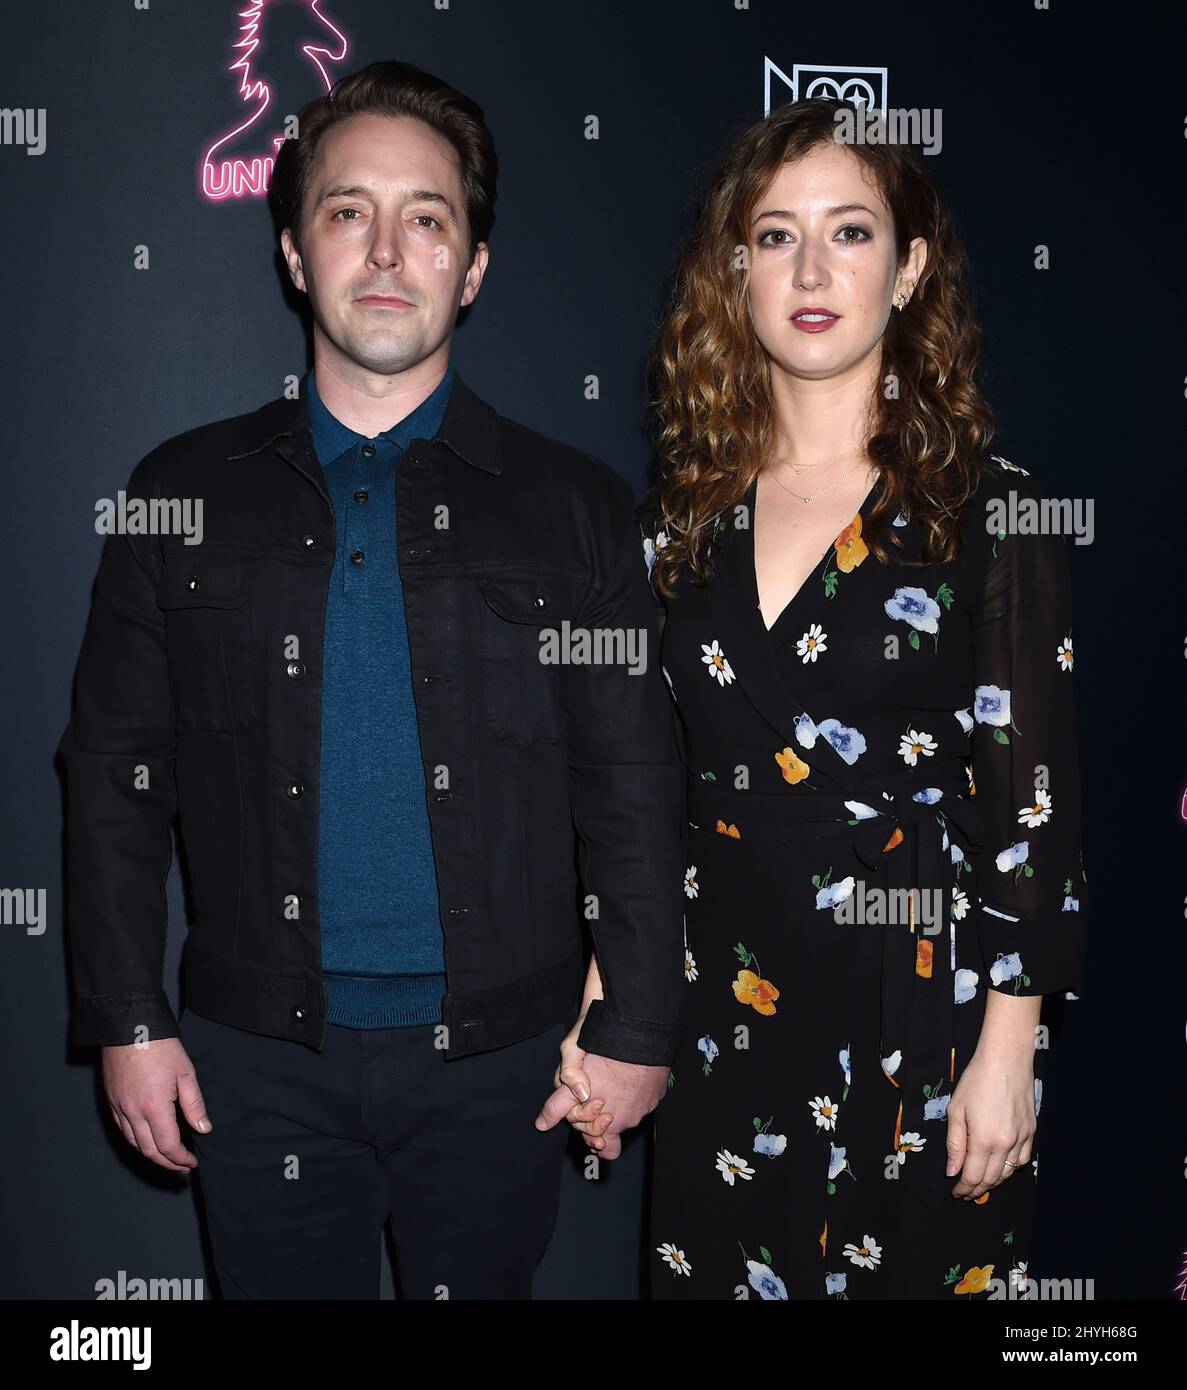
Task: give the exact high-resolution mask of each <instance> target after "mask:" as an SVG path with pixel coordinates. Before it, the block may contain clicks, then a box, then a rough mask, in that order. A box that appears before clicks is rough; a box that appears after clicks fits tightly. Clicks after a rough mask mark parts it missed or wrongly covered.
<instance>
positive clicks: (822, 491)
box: [771, 464, 869, 502]
mask: <svg viewBox="0 0 1187 1390" xmlns="http://www.w3.org/2000/svg"><path fill="white" fill-rule="evenodd" d="M791 466H793V467H794V465H791ZM866 471H867V472H869V465H868V464H867V465H866ZM852 476H853V475H852V473H843V474H842V475H841V476H840V477H839V478H838V479H836V481H835V482H831V483H829V485H828V487H822V488H819V489H817V491H816V492H810V493H809V494H808V495H807V496H806V497H805V496H803V495H802V494H801V493H798V492H792V490H791V488H789V487H788V486H787V484H786V483H785V482H784V481H783V479H782V478H781V477H780V476H779V475H778V473H775V472H774V471H771V477H772V478H774V480H775V481H776V482H777V483H778V484H779V486H780V487H781V488H782V489H783V491H784V492H786V493H787V495H788V496H789V497H794V498H795V499H796V501H797V502H811V501H813V500H814V499H815V498H817V497H823V496H824V495H825V493H827V492H831V491H832V490H833V488H835V487H840V485H841V484H842V483H843V482H844V481H845V480H846V479H847V478H850V477H852Z"/></svg>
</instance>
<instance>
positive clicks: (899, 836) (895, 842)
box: [882, 825, 903, 854]
mask: <svg viewBox="0 0 1187 1390" xmlns="http://www.w3.org/2000/svg"><path fill="white" fill-rule="evenodd" d="M902 842H903V832H902V830H901V829H900V828H899V827H898V826H897V825H896V826H895V827H894V834H893V835H892V836H891V837H890V839H889V840H887V841H886V843H885V844H884V845H883V846H882V853H883V854H889V853H890V851H891V850H892V849H897V848H898V847H899V845H901V844H902Z"/></svg>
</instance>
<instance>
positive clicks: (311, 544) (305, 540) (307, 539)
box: [301, 536, 317, 550]
mask: <svg viewBox="0 0 1187 1390" xmlns="http://www.w3.org/2000/svg"><path fill="white" fill-rule="evenodd" d="M301 544H302V545H303V546H304V547H305V549H306V550H314V549H316V548H317V537H316V536H302V537H301Z"/></svg>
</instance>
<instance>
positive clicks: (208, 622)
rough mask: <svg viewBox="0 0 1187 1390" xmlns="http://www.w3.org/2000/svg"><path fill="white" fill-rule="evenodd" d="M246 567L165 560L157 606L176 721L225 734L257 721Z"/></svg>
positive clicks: (231, 560) (200, 558) (204, 558)
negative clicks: (163, 629)
mask: <svg viewBox="0 0 1187 1390" xmlns="http://www.w3.org/2000/svg"><path fill="white" fill-rule="evenodd" d="M249 590H250V563H249V562H248V561H247V560H244V559H241V558H238V557H221V556H219V557H216V556H212V555H196V556H192V557H191V556H187V555H185V554H184V553H176V554H170V555H168V556H167V557H166V563H165V568H164V572H163V573H162V575H161V579H160V581H159V583H158V585H157V593H156V598H157V606H158V608H160V609H162V610H163V611H164V613H165V616H166V633H167V645H168V652H169V674H170V681H171V683H172V686H173V695H174V703H175V708H176V711H177V722H178V724H179V726H180V727H182V728H188V729H206V730H214V731H219V732H227V731H230V730H233V729H243V728H246V727H247V726H248V725H249V724H251V723H253V722H254V721H255V718H256V690H255V680H254V670H255V651H254V645H253V641H252V630H251V624H252V606H251V604H250V603H249V602H248V597H249Z"/></svg>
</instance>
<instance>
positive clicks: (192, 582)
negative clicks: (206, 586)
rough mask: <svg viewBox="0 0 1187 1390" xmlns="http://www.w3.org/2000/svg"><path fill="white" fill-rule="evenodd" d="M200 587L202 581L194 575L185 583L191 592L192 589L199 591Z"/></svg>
mask: <svg viewBox="0 0 1187 1390" xmlns="http://www.w3.org/2000/svg"><path fill="white" fill-rule="evenodd" d="M201 587H202V581H201V580H200V579H199V578H198V576H197V575H196V574H195V575H191V576H190V578H189V579H188V580H187V581H186V588H187V589H189V590H190V591H191V592H192V591H193V590H194V589H200V588H201Z"/></svg>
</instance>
